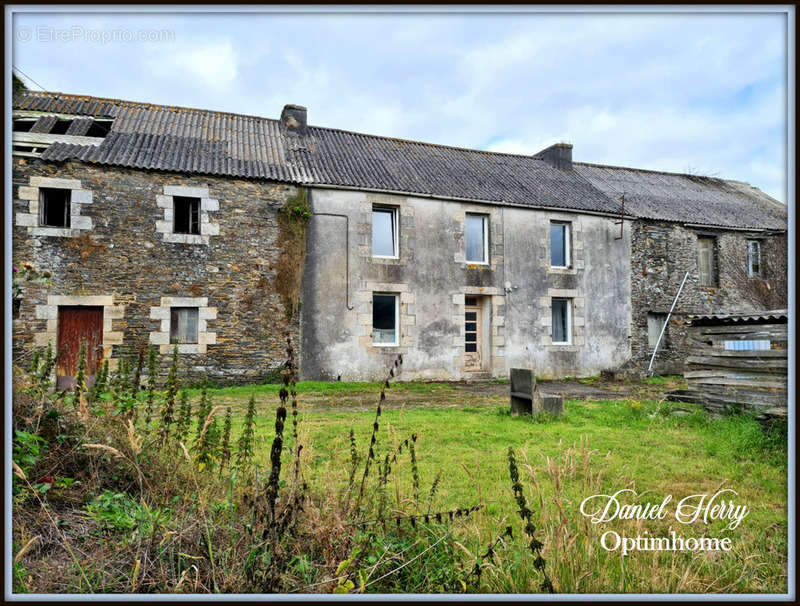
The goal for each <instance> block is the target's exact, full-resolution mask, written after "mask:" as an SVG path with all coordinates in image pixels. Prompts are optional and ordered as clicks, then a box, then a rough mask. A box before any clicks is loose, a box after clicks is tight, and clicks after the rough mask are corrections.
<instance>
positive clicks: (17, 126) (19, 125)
mask: <svg viewBox="0 0 800 606" xmlns="http://www.w3.org/2000/svg"><path fill="white" fill-rule="evenodd" d="M34 124H36V120H14V126H13V131H14V132H15V133H29V132H30V131H31V129H32V128H33V125H34Z"/></svg>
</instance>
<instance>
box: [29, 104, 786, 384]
mask: <svg viewBox="0 0 800 606" xmlns="http://www.w3.org/2000/svg"><path fill="white" fill-rule="evenodd" d="M14 114H15V116H14V117H15V122H20V123H22V122H27V124H25V125H21V126H20V128H19V130H17V131H16V132H15V134H14V156H13V159H14V199H13V205H14V209H13V210H14V221H15V224H14V243H13V245H14V248H13V254H14V263H15V265H17V264H22V263H28V264H30V265H31V266H32V267H34V268H35V269H36V270H37V271H40V272H41V271H47V272H49V273H50V274H51V276H52V277H51V278H50V280H49V283H47V284H35V285H28V286H26V289H25V291H24V293H23V295H22V296H21V298H20V301H19V302H18V303H19V305H18V312H17V314H16V316H15V320H14V354H15V356H22V355H24V353H25V352H28V351H30V349H31V348H32V347H34V346H36V345H38V346H41V345H44V344H46V343H47V342H48V341H50V342H53V341H55V343H54V345H58V341H59V339H62V338H66V337H63V332H64V330H63V329H64V326H65V325H66V323H67V322H68V321H69V322H72V321H77V320H74V318H79V317H80V313H82V312H83V311H87V312H88V311H89V308H92V309H94V310H96V311H97V314H99V315H98V316H97V317H98V318H102V327H103V328H102V331H101V332H102V336H101V337H99V338H100V340H101V345H102V347H101V348H100V350H101V352H102V356H103V357H105V358H107V359H109V360H111V362H112V366H113V365H115V364H118V363H119V360H120V359H121V358H123V357H125V356H129V355H131V352H132V351H134V350H135V349H136V348H137V347H141V346H142V345H143V344H145V345H146V344H148V343H149V344H154V345H156V346H158V348H159V350H160V351H161V353H162V354H164V355H166V353H167V352H168V351H171V347H172V346H173V344H174V343H176V342H177V343H180V345H179V349H180V352H181V356H182V358H183V362H184V364H185V369H186V372H187V373H189V374H193V375H197V376H198V377H199V376H202V375H211V376H212V377H214V378H217V379H219V380H222V381H232V382H236V381H239V382H244V381H253V380H259V379H260V378H263V376H264V375H266V374H268V372H269V371H270V370H271V369H274V368H275V367H276V366H277V365H279V364H280V363H281V361H282V360H283V356H284V353H283V347H284V345H283V342H282V338H281V335H283V334H284V333H285V332H286V331H287V330H288V331H290V333H292V334H293V335H294V340H295V344H296V347H297V349H298V351H299V359H300V368H301V374H302V376H303V378H308V379H312V378H313V379H323V378H327V379H336V378H337V377H341V378H342V379H343V380H367V379H378V378H382V377H383V376H384V375H385V372H386V369H387V368H388V367H389V365H390V364H391V362H392V361H393V360H394V357H395V356H396V355H397V354H402V355H403V358H404V364H403V367H404V372H403V378H405V379H411V378H422V379H469V378H487V377H505V376H507V374H508V371H509V369H510V368H512V367H520V366H532V367H534V368H536V371H537V374H539V375H540V376H551V377H558V376H567V375H570V376H589V375H594V374H598V373H599V372H601V371H604V370H619V369H626V368H632V369H635V368H641V367H642V366H646V365H647V362H648V360H649V353H650V352H651V351H652V349H651V342H650V341H651V340H652V335H651V334H649V333H652V332H653V327H654V326H658V320H659V318H660V317H661V316H662V315H663V313H664V312H665V311H666V310H665V307H666V308H667V309H668V307H669V305H670V304H671V302H672V297H674V294H675V291H676V290H677V288H678V285H679V284H680V282H681V280H682V279H683V277H684V275H685V273H686V272H689V274H690V278H689V279H688V280H687V285H686V287H685V289H684V293H683V294H682V297H681V299H680V301H679V306H678V309H677V312H678V313H677V314H676V315H675V317H674V319H673V321H671V322H670V324H669V326H668V328H667V330H666V335H667V338H666V340H665V342H664V351H663V352H662V353H661V354H660V355H659V357H658V364H659V365H661V368H663V369H665V370H670V369H674V367H676V366H680V362H681V356H682V352H683V351H684V345H685V343H684V337H683V334H682V329H681V326H682V322H683V319H684V318H685V317H687V316H688V315H691V314H693V313H712V312H718V311H732V310H736V311H746V310H758V309H764V307H765V305H770V304H772V303H773V302H774V301H775V300H777V301H780V297H781V296H782V297H783V300H784V301H785V297H786V264H785V263H784V264H783V265H781V264H780V263H777V262H774V261H773V262H770V263H771V265H770V263H767V262H766V261H767V259H778V260H780V259H781V258H783V259H785V258H786V239H785V234H786V229H787V218H786V211H785V207H784V206H783V205H781V204H780V203H778V202H777V201H775V200H773V199H771V198H769V197H768V196H766V195H765V194H763V193H761V192H759V191H758V190H755V189H754V188H751V187H750V186H748V185H747V184H743V183H738V182H734V181H726V180H722V179H711V178H704V177H693V176H690V175H677V174H671V173H657V172H652V171H642V170H636V169H626V168H620V167H609V166H598V165H590V164H581V163H577V162H573V160H572V146H570V145H566V144H556V145H554V146H552V147H550V148H547V149H546V150H543V151H542V152H540V153H539V154H537V155H535V156H520V155H511V154H498V153H488V152H481V151H477V150H465V149H459V148H453V147H446V146H438V145H431V144H425V143H420V142H415V141H405V140H399V139H390V138H385V137H376V136H371V135H364V134H359V133H353V132H347V131H340V130H336V129H329V128H320V127H314V126H309V125H308V123H307V120H306V111H305V109H304V108H301V107H299V106H286V107H285V108H284V111H283V114H282V116H281V119H280V120H271V119H266V118H258V117H251V116H240V115H234V114H224V113H220V112H211V111H204V110H193V109H186V108H176V107H167V106H155V105H150V104H144V103H136V102H127V101H120V100H109V99H97V98H92V97H82V96H76V95H65V94H61V93H32V92H26V93H22V94H20V95H18V96H17V97H15V100H14ZM94 124H98V125H99V126H100V127H101V129H102V130H100V131H98V130H97V128H96V127H94V126H93V125H94ZM91 129H94V130H91ZM61 131H63V132H61ZM89 135H93V136H89ZM98 135H99V136H98ZM60 189H66V190H69V191H70V194H69V195H70V196H71V202H70V206H69V209H70V210H72V212H73V214H72V215H71V216H70V219H71V224H70V225H69V226H68V227H65V226H61V227H52V226H47V225H44V224H42V221H50V219H47V218H43V216H42V215H41V212H42V208H41V207H42V206H43V205H44V204H45V202H43V200H44V198H43V197H42V196H49V195H53V190H56V191H55V193H56V194H58V195H60V194H59V192H58V191H57V190H60ZM43 192H44V193H43ZM76 192H78V193H76ZM81 192H83V193H81ZM299 192H304V195H305V196H306V199H307V201H308V203H309V204H310V207H311V211H312V215H311V219H310V221H309V223H308V228H307V234H306V255H305V259H304V260H302V259H301V258H298V259H296V261H297V264H298V266H299V267H298V268H297V269H298V271H300V270H302V272H303V275H302V290H301V297H300V300H301V303H302V305H301V307H300V312H299V314H297V315H295V316H293V317H289V316H288V315H287V313H286V311H287V310H286V309H285V305H284V303H283V302H282V300H281V297H280V296H279V292H280V274H279V270H278V269H277V268H278V267H279V266H280V265H281V255H282V254H283V253H282V250H283V249H282V242H281V238H282V232H281V230H280V209H281V208H282V206H283V205H284V204H286V203H287V201H288V200H291V199H293V198H294V197H296V196H297V195H298V194H299ZM623 195H624V197H625V202H624V208H623V202H622V197H623ZM58 199H60V198H56V200H58ZM193 200H194V201H195V202H193ZM48 204H51V205H52V204H53V203H52V202H48ZM193 204H194V206H192V205H193ZM180 205H182V206H180ZM186 205H188V206H186ZM54 208H57V209H61V208H62V207H61V206H55V207H54ZM186 208H189V209H195V210H189V211H186V210H185V209H186ZM192 212H196V216H195V215H193V214H192ZM37 213H38V214H37ZM187 213H188V214H187ZM184 214H185V215H186V216H187V217H188V219H186V220H187V221H189V222H190V223H191V225H190V226H189V227H188V228H187V227H186V225H181V226H180V227H178V223H177V221H178V219H177V218H176V217H178V216H184ZM58 220H59V219H56V223H58ZM187 230H188V231H187ZM753 241H755V242H758V243H759V244H758V247H757V248H758V253H759V261H760V263H759V264H758V267H757V269H758V271H757V272H755V273H753V272H751V271H750V270H752V269H753V268H754V262H753V259H754V258H755V257H754V255H755V249H756V247H755V246H754V245H752V244H750V242H753ZM701 248H702V252H700V249H701ZM87 250H89V251H93V252H88V254H87V252H86V251H87ZM284 261H285V259H284ZM742 274H743V275H744V277H742ZM751 274H752V275H751ZM765 285H766V286H765ZM751 286H752V288H751ZM765 292H767V293H769V294H768V296H765V295H764V293H765ZM776 296H777V299H776ZM84 308H85V309H84ZM69 314H72V315H69ZM76 314H77V315H76ZM68 318H69V319H68ZM81 321H82V320H81ZM97 322H98V323H99V322H101V320H97ZM98 326H99V324H98ZM187 327H188V328H187ZM657 369H658V366H657Z"/></svg>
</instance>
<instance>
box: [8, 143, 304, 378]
mask: <svg viewBox="0 0 800 606" xmlns="http://www.w3.org/2000/svg"><path fill="white" fill-rule="evenodd" d="M53 179H57V180H61V181H63V183H60V182H59V181H53ZM13 186H14V187H13V195H14V200H13V215H14V228H13V262H14V265H15V266H20V265H21V264H23V263H30V264H31V265H33V266H34V267H35V268H36V269H37V270H39V271H48V272H50V273H51V275H52V276H51V278H50V280H49V284H36V283H28V284H25V285H24V294H23V297H22V300H21V301H20V304H19V308H18V311H16V312H15V319H14V322H13V352H14V357H15V359H17V360H21V359H24V356H25V354H26V353H28V352H30V351H31V349H32V348H33V347H34V346H35V345H40V346H42V345H46V344H47V342H48V341H53V340H54V339H55V338H56V335H57V311H58V306H59V305H62V304H67V303H65V301H66V302H68V304H78V305H97V304H98V303H97V302H98V301H101V303H99V304H100V305H103V306H104V308H105V309H104V318H105V319H104V322H106V323H107V324H108V326H104V345H105V346H106V347H105V348H104V349H105V351H104V353H105V356H106V357H107V358H109V359H110V361H111V362H110V363H111V367H112V368H113V367H114V366H116V365H117V364H118V361H119V359H120V357H121V356H128V355H134V352H136V351H137V350H138V348H139V347H140V346H141V345H143V344H144V345H147V344H150V343H152V344H154V345H155V346H156V347H157V349H158V350H159V351H160V353H161V357H162V372H165V371H166V366H167V358H168V357H169V352H171V347H170V346H169V345H168V342H169V340H168V339H169V333H168V329H169V326H168V324H169V309H168V308H169V307H170V306H171V305H179V304H186V303H187V301H188V302H189V303H192V302H198V301H199V302H200V303H199V304H198V305H197V306H198V307H199V308H200V334H199V336H200V337H201V339H200V341H202V342H198V344H197V345H193V346H181V354H180V360H181V366H182V368H183V369H184V374H185V375H186V376H187V377H188V378H189V379H190V380H193V381H194V380H200V379H202V378H203V377H206V376H207V377H209V378H210V379H212V380H215V381H217V382H224V383H241V382H253V381H256V380H260V379H263V377H264V376H265V375H267V374H269V373H271V371H272V370H273V369H275V368H276V367H278V366H280V365H281V364H282V363H283V362H284V361H285V359H286V353H285V342H284V340H283V335H284V333H285V330H286V328H287V322H286V316H285V313H284V309H283V304H282V303H281V300H280V298H279V297H278V295H277V294H276V292H275V289H274V286H273V281H274V264H275V262H276V260H277V258H278V255H279V252H280V241H279V239H278V233H279V230H278V221H277V219H278V212H279V209H280V208H281V207H282V206H283V204H284V203H285V201H286V199H287V198H288V197H290V196H293V195H295V194H296V193H297V188H296V187H294V186H292V185H286V184H278V183H265V182H255V181H249V180H244V179H232V178H220V177H211V176H201V175H183V174H172V173H166V172H156V171H145V170H133V169H126V168H115V167H109V166H96V165H91V164H84V163H80V162H66V163H48V162H42V161H41V160H37V159H27V158H14V165H13ZM48 186H52V187H68V188H69V189H71V190H72V191H73V199H72V203H73V208H74V209H75V211H79V221H77V222H73V225H72V226H71V228H70V229H64V230H59V231H58V232H57V233H56V232H53V233H51V232H49V231H48V230H42V229H41V228H38V227H37V226H36V225H35V221H33V220H32V219H31V217H33V218H34V219H36V218H37V216H38V215H37V207H38V190H37V188H38V187H48ZM74 192H78V195H77V196H76V195H75V194H74ZM198 192H199V193H200V194H201V195H200V197H201V201H202V207H201V221H202V224H201V234H203V237H196V236H195V237H186V236H177V237H172V235H171V234H166V232H165V225H166V224H167V222H169V221H170V219H171V217H170V213H171V208H169V205H168V204H167V202H168V201H169V200H170V199H171V196H173V195H196V194H198ZM75 205H79V208H75ZM73 216H78V215H77V213H76V212H74V213H73ZM31 223H34V224H33V225H32V224H31ZM290 329H291V331H292V333H293V340H294V342H295V347H296V348H297V349H299V346H300V343H299V329H298V326H297V325H296V323H295V324H294V325H292V326H291V327H290ZM53 345H54V346H55V345H56V343H55V342H54V343H53Z"/></svg>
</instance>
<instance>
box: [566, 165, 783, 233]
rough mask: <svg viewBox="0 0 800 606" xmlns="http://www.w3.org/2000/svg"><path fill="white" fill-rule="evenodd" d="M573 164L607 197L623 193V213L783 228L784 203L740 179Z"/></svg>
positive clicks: (685, 221) (694, 221) (714, 223)
mask: <svg viewBox="0 0 800 606" xmlns="http://www.w3.org/2000/svg"><path fill="white" fill-rule="evenodd" d="M574 166H575V170H576V171H577V172H578V173H579V174H580V175H581V176H583V177H584V178H585V179H587V180H588V181H589V182H590V183H591V184H592V185H594V186H595V187H596V188H598V189H599V190H601V191H602V192H604V193H605V194H606V195H607V196H609V197H612V198H614V199H617V200H619V199H620V197H621V196H622V195H623V194H625V212H626V214H627V213H630V214H631V215H633V216H635V217H641V218H645V219H657V220H664V221H679V222H682V223H694V224H701V225H716V226H720V227H745V228H747V227H751V228H756V229H777V230H784V229H786V225H787V209H786V206H785V205H783V204H781V203H780V202H778V201H777V200H774V199H773V198H771V197H769V196H768V195H766V194H765V193H764V192H762V191H760V190H758V189H756V188H755V187H752V186H750V185H748V184H747V183H742V182H741V181H730V180H726V179H715V178H712V177H700V176H694V175H683V174H678V173H665V172H657V171H651V170H642V169H635V168H624V167H619V166H603V165H598V164H587V163H582V162H576V163H575V165H574Z"/></svg>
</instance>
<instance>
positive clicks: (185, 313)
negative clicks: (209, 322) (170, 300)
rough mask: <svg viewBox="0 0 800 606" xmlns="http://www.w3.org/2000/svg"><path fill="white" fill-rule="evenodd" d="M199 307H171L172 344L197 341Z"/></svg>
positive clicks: (170, 335)
mask: <svg viewBox="0 0 800 606" xmlns="http://www.w3.org/2000/svg"><path fill="white" fill-rule="evenodd" d="M197 318H198V308H197V307H173V308H171V309H170V333H169V342H170V343H171V344H183V343H197Z"/></svg>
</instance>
